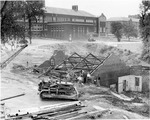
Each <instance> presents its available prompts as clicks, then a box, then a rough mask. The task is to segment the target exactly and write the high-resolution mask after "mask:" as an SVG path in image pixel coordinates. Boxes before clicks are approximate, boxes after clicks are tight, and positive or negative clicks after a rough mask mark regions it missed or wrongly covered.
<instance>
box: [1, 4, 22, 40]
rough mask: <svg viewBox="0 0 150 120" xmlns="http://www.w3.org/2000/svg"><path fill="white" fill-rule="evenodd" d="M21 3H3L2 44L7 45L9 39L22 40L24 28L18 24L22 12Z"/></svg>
mask: <svg viewBox="0 0 150 120" xmlns="http://www.w3.org/2000/svg"><path fill="white" fill-rule="evenodd" d="M20 3H21V1H1V42H2V43H6V42H8V41H9V39H10V38H11V39H12V38H13V39H16V38H17V37H19V38H22V36H24V32H23V31H24V27H22V26H20V25H19V24H18V23H17V19H18V15H19V13H20V12H21V7H20Z"/></svg>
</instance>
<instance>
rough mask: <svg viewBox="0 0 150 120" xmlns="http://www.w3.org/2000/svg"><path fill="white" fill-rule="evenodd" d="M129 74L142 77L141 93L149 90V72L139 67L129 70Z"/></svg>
mask: <svg viewBox="0 0 150 120" xmlns="http://www.w3.org/2000/svg"><path fill="white" fill-rule="evenodd" d="M130 74H132V75H136V76H142V91H143V92H147V91H149V90H150V71H149V70H142V69H141V68H140V67H135V68H130Z"/></svg>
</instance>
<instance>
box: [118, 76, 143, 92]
mask: <svg viewBox="0 0 150 120" xmlns="http://www.w3.org/2000/svg"><path fill="white" fill-rule="evenodd" d="M123 91H138V92H141V91H142V76H135V75H127V76H121V77H118V93H121V92H123Z"/></svg>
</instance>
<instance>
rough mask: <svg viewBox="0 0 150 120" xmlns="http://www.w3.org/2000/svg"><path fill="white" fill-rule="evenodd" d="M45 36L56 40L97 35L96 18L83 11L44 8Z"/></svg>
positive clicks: (75, 7)
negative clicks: (90, 34)
mask: <svg viewBox="0 0 150 120" xmlns="http://www.w3.org/2000/svg"><path fill="white" fill-rule="evenodd" d="M45 16H46V17H45V20H44V21H45V23H46V30H47V31H46V35H47V37H49V38H56V39H57V38H58V39H69V37H70V36H71V38H72V39H83V38H86V37H87V35H88V33H91V32H92V33H93V32H95V33H97V18H96V17H95V16H94V15H92V14H90V13H87V12H85V11H81V10H78V6H77V5H75V6H72V9H63V8H54V7H46V13H45Z"/></svg>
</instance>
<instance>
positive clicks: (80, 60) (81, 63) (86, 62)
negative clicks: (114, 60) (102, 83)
mask: <svg viewBox="0 0 150 120" xmlns="http://www.w3.org/2000/svg"><path fill="white" fill-rule="evenodd" d="M109 56H110V55H108V56H107V57H102V58H98V57H96V56H95V55H93V54H92V53H89V54H88V55H87V56H86V57H83V56H81V55H79V54H78V53H76V52H75V53H73V54H72V55H71V56H69V57H68V58H67V59H65V60H63V61H62V62H61V63H60V64H59V65H57V66H55V68H53V69H52V67H51V66H50V67H49V68H48V69H47V71H46V72H45V73H43V74H42V75H44V74H46V73H50V71H51V70H52V71H55V72H58V73H60V74H67V72H68V71H73V72H74V73H76V72H81V71H82V70H84V71H87V72H89V73H93V72H94V71H95V70H96V69H97V68H98V66H100V65H101V64H103V62H104V61H105V60H106V59H107V58H108V57H109ZM42 75H40V76H42Z"/></svg>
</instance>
